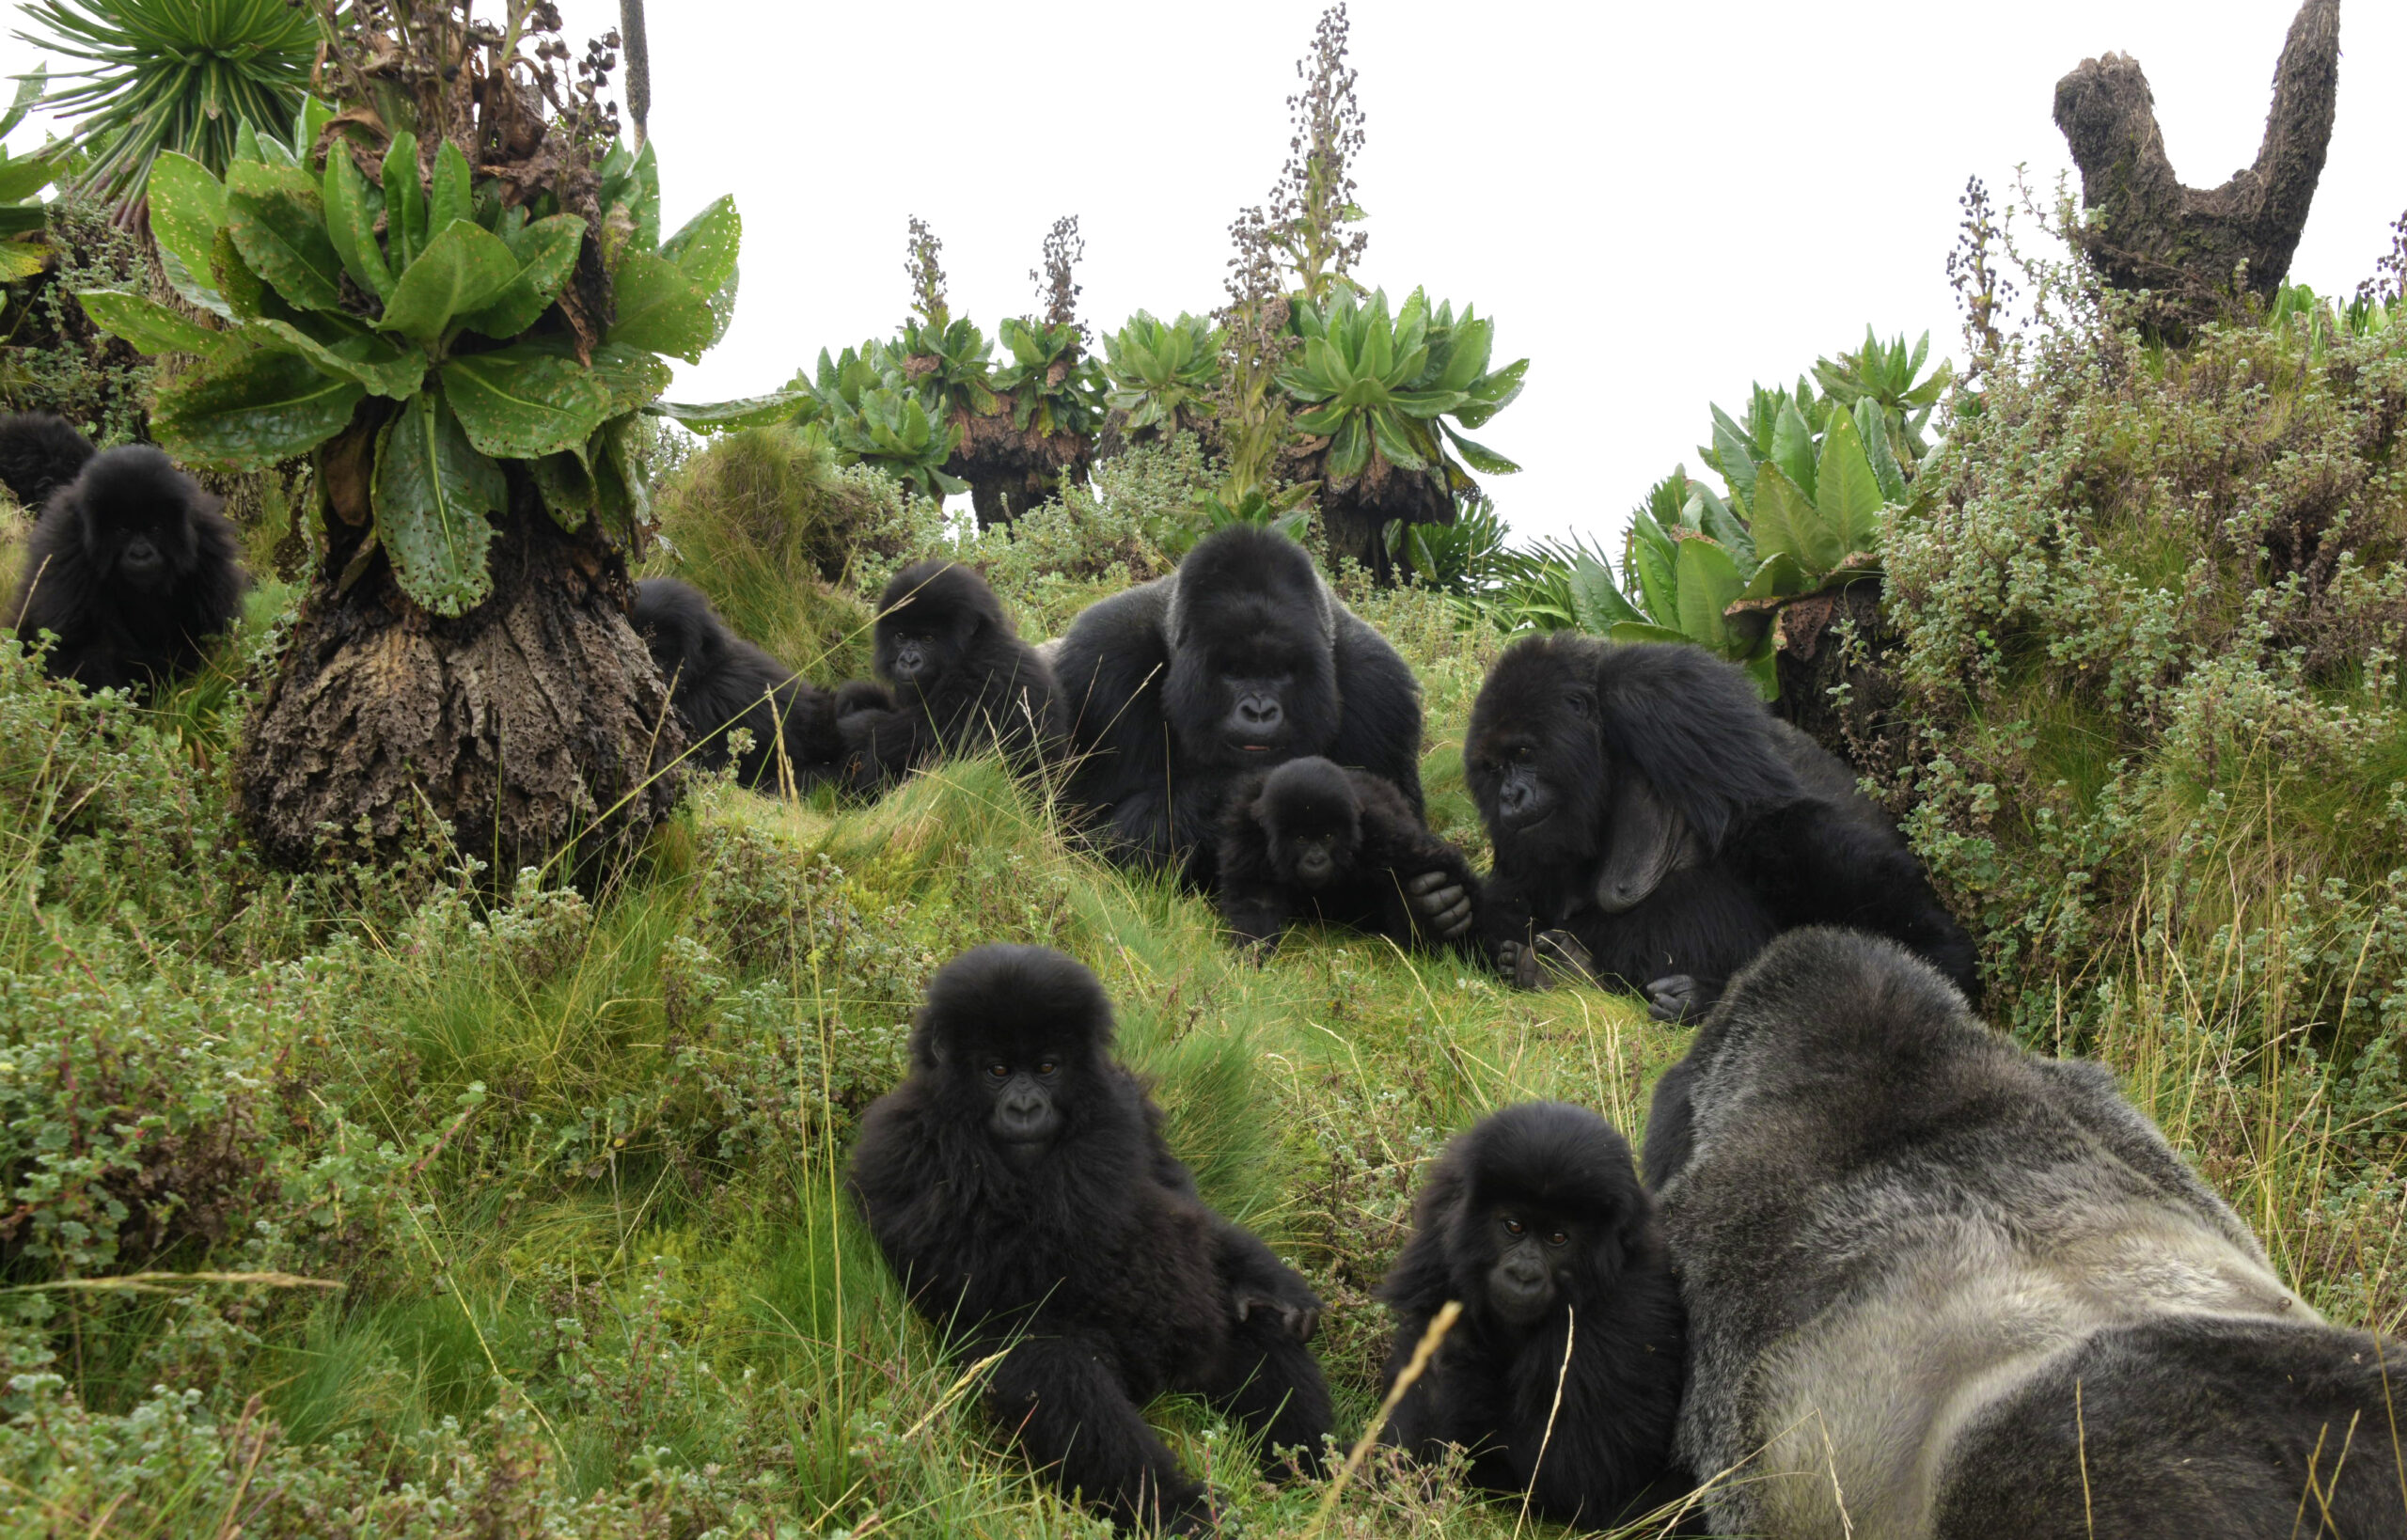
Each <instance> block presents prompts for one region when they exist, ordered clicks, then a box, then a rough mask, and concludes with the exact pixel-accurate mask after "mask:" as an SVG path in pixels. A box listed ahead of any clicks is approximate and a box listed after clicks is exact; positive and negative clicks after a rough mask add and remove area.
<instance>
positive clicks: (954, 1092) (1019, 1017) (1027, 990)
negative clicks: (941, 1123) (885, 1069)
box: [912, 943, 1111, 1167]
mask: <svg viewBox="0 0 2407 1540" xmlns="http://www.w3.org/2000/svg"><path fill="white" fill-rule="evenodd" d="M1110 1042H1111V1007H1110V1004H1109V1001H1108V1000H1106V999H1105V998H1104V994H1103V987H1102V985H1100V984H1098V983H1097V982H1095V980H1094V976H1093V974H1092V973H1089V972H1088V971H1087V970H1086V969H1085V968H1083V967H1080V966H1078V964H1077V963H1075V962H1073V961H1071V960H1070V959H1069V958H1066V957H1063V956H1062V955H1061V954H1059V953H1058V952H1052V951H1046V949H1044V948H1042V947H1025V946H1011V945H1004V944H999V943H998V944H993V945H988V946H983V947H979V948H977V949H975V950H974V951H968V952H965V953H963V954H962V955H961V956H960V957H957V958H955V959H954V960H953V961H952V962H951V963H948V964H947V965H945V966H943V967H942V968H939V969H937V970H936V977H935V978H934V979H932V980H930V981H929V984H928V997H927V1001H926V1003H925V1004H924V1005H923V1006H921V1008H920V1020H919V1025H918V1028H917V1029H916V1031H915V1033H914V1035H913V1039H912V1057H913V1060H914V1061H915V1062H916V1063H917V1064H918V1065H920V1068H921V1070H922V1071H923V1072H925V1073H927V1074H929V1075H931V1076H934V1077H935V1079H936V1083H937V1085H938V1087H939V1088H940V1095H941V1098H942V1101H943V1104H944V1106H945V1108H946V1119H947V1121H948V1122H957V1123H958V1124H960V1125H962V1126H965V1127H975V1128H978V1129H981V1130H983V1132H984V1134H985V1136H986V1139H987V1142H989V1143H990V1144H992V1145H993V1146H994V1148H995V1149H996V1150H997V1151H998V1152H999V1153H1000V1154H1001V1155H1003V1156H1004V1157H1005V1158H1006V1159H1007V1160H1009V1161H1010V1162H1011V1163H1012V1164H1013V1165H1014V1166H1015V1167H1027V1166H1030V1165H1032V1164H1034V1163H1035V1162H1037V1161H1039V1160H1041V1159H1042V1158H1043V1157H1044V1156H1045V1155H1046V1153H1047V1152H1049V1151H1051V1150H1052V1149H1053V1148H1054V1146H1055V1145H1057V1144H1059V1143H1060V1142H1061V1141H1062V1139H1063V1138H1064V1137H1065V1136H1067V1135H1069V1134H1071V1133H1073V1132H1075V1131H1076V1129H1077V1128H1078V1125H1079V1119H1080V1117H1081V1108H1093V1106H1096V1105H1099V1104H1102V1103H1106V1102H1108V1101H1109V1093H1108V1088H1107V1087H1106V1085H1105V1083H1104V1082H1105V1079H1106V1077H1107V1076H1109V1073H1110V1070H1109V1058H1108V1056H1109V1046H1110ZM1085 1115H1086V1116H1089V1117H1092V1116H1093V1113H1092V1111H1091V1110H1090V1111H1088V1112H1087V1113H1086V1114H1085Z"/></svg>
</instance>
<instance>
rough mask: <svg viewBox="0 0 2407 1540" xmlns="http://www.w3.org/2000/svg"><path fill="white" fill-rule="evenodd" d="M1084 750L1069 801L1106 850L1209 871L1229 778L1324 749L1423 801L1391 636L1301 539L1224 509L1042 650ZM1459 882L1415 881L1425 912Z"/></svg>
mask: <svg viewBox="0 0 2407 1540" xmlns="http://www.w3.org/2000/svg"><path fill="white" fill-rule="evenodd" d="M1054 676H1055V678H1057V679H1058V680H1059V681H1060V682H1061V686H1062V704H1063V706H1064V707H1065V709H1066V710H1067V711H1068V712H1069V714H1070V736H1071V741H1072V746H1073V747H1074V748H1076V749H1077V750H1078V755H1079V759H1078V762H1077V765H1076V768H1075V769H1074V770H1073V771H1072V774H1071V779H1070V784H1069V788H1068V793H1069V794H1068V800H1069V801H1070V802H1071V803H1073V804H1075V805H1077V806H1078V807H1080V808H1081V809H1084V811H1085V813H1086V815H1087V817H1088V818H1089V820H1090V821H1091V823H1092V825H1093V828H1094V831H1095V833H1096V836H1097V838H1098V839H1099V840H1100V841H1101V842H1102V843H1103V845H1104V848H1105V849H1106V851H1107V852H1108V853H1109V855H1110V856H1112V857H1113V858H1114V859H1115V860H1120V861H1123V862H1125V863H1128V864H1131V865H1137V866H1142V867H1147V868H1153V869H1161V868H1169V869H1172V870H1175V871H1179V872H1182V873H1183V874H1184V875H1185V876H1186V877H1187V879H1188V881H1189V882H1191V883H1193V884H1194V885H1196V886H1197V887H1199V888H1205V889H1209V888H1212V887H1213V886H1214V885H1215V883H1216V882H1217V880H1218V873H1217V870H1216V867H1217V861H1216V854H1217V852H1216V839H1215V837H1216V835H1217V834H1218V832H1219V819H1220V814H1221V812H1222V810H1223V809H1226V808H1227V806H1228V803H1229V797H1230V794H1231V792H1232V791H1233V790H1234V789H1235V786H1236V784H1237V782H1238V781H1239V780H1241V779H1243V778H1245V777H1247V776H1250V775H1254V774H1257V773H1259V772H1261V771H1264V770H1267V769H1270V768H1272V767H1274V766H1276V765H1279V764H1282V763H1284V762H1287V761H1289V760H1293V759H1300V758H1303V757H1305V756H1308V755H1320V756H1323V757H1325V758H1327V759H1330V760H1334V761H1335V762H1337V763H1339V764H1341V765H1344V766H1345V767H1346V768H1347V769H1349V770H1367V771H1369V772H1370V773H1371V774H1373V775H1375V776H1377V777H1378V778H1381V779H1382V780H1385V781H1387V782H1388V783H1389V784H1391V785H1392V786H1393V787H1395V789H1396V790H1397V791H1398V792H1400V793H1402V794H1403V796H1404V800H1405V802H1406V804H1407V805H1408V807H1409V808H1410V809H1412V814H1413V816H1414V817H1415V818H1419V817H1421V816H1422V812H1423V809H1422V801H1421V692H1420V686H1419V685H1418V684H1414V683H1413V678H1412V671H1411V670H1410V669H1409V668H1406V667H1405V663H1404V659H1402V658H1401V657H1398V656H1397V655H1396V651H1395V649H1394V648H1392V647H1391V646H1389V645H1388V643H1387V639H1386V638H1385V637H1383V636H1380V635H1379V634H1378V633H1377V632H1376V631H1374V630H1372V629H1371V627H1370V626H1368V625H1366V624H1365V623H1363V621H1361V618H1360V617H1358V616H1357V615H1355V614H1354V612H1353V611H1351V610H1349V609H1347V608H1346V607H1345V605H1342V604H1340V603H1339V602H1338V600H1337V596H1336V595H1335V594H1334V593H1331V592H1330V591H1329V585H1328V584H1326V583H1324V582H1322V581H1321V578H1320V574H1318V573H1317V572H1315V571H1314V570H1313V563H1312V558H1311V557H1309V556H1308V555H1306V554H1305V551H1304V548H1303V547H1302V546H1300V545H1298V544H1297V543H1296V542H1294V541H1292V540H1290V539H1288V538H1287V537H1286V536H1285V535H1282V534H1280V533H1278V532H1277V531H1275V530H1271V529H1266V528H1263V527H1261V526H1255V525H1243V524H1240V525H1232V526H1229V527H1227V528H1224V529H1220V530H1217V531H1215V532H1214V533H1212V534H1210V535H1208V536H1206V537H1205V538H1204V539H1203V541H1202V542H1199V543H1198V544H1197V545H1196V547H1195V549H1194V550H1193V551H1191V552H1189V553H1188V557H1187V559H1186V560H1185V561H1184V562H1182V563H1181V564H1180V566H1179V569H1178V571H1176V572H1175V573H1172V574H1171V575H1170V576H1168V577H1163V578H1157V579H1156V580H1155V581H1153V582H1151V583H1146V584H1143V585H1141V586H1140V587H1137V588H1133V589H1126V590H1125V591H1124V592H1120V593H1115V594H1113V595H1112V596H1111V597H1110V598H1109V599H1105V600H1103V601H1101V602H1100V603H1098V604H1095V605H1090V606H1089V607H1088V608H1087V609H1086V610H1085V611H1084V612H1083V613H1082V614H1080V615H1079V616H1078V619H1077V620H1076V621H1072V622H1071V624H1070V629H1069V631H1068V632H1067V634H1065V635H1064V636H1062V645H1061V650H1060V652H1058V653H1057V654H1056V655H1055V658H1054ZM1463 896H1464V895H1463V894H1462V893H1461V892H1460V891H1459V890H1455V889H1454V888H1451V887H1449V886H1447V885H1442V884H1441V885H1438V886H1436V887H1433V888H1430V889H1429V890H1427V891H1425V892H1419V893H1416V894H1415V895H1414V903H1415V904H1416V906H1418V907H1420V908H1421V909H1422V911H1423V912H1424V914H1425V915H1428V916H1431V917H1435V916H1439V915H1443V914H1445V913H1446V912H1447V911H1449V910H1451V909H1453V908H1454V907H1455V904H1458V903H1460V902H1461V900H1462V898H1463Z"/></svg>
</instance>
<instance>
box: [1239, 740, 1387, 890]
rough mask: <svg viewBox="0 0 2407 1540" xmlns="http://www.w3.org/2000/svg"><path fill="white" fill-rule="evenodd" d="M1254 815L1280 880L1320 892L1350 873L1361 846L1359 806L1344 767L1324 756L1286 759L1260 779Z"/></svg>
mask: <svg viewBox="0 0 2407 1540" xmlns="http://www.w3.org/2000/svg"><path fill="white" fill-rule="evenodd" d="M1253 816H1254V819H1255V821H1256V822H1257V823H1259V824H1260V825H1262V831H1263V834H1264V835H1265V837H1266V839H1267V841H1268V843H1269V847H1270V864H1271V869H1272V870H1273V871H1274V872H1277V873H1278V875H1279V878H1280V880H1281V881H1282V882H1291V883H1294V884H1295V885H1296V886H1297V887H1298V888H1304V889H1306V890H1308V891H1312V892H1318V891H1319V890H1320V889H1322V888H1327V887H1328V886H1329V884H1330V883H1331V882H1333V881H1335V880H1336V879H1337V878H1338V876H1340V875H1341V874H1342V873H1345V872H1351V871H1352V870H1353V869H1354V862H1355V858H1356V856H1359V855H1360V854H1361V849H1362V805H1361V800H1360V799H1359V798H1357V797H1356V796H1355V794H1354V783H1353V782H1352V781H1351V780H1349V779H1348V778H1346V775H1345V771H1344V770H1341V769H1339V768H1338V767H1337V766H1336V765H1334V764H1332V763H1330V762H1329V761H1327V760H1324V759H1318V758H1313V759H1301V760H1290V761H1288V762H1286V763H1285V764H1282V765H1281V766H1280V767H1279V768H1278V769H1276V770H1274V771H1272V772H1271V773H1270V775H1269V777H1268V778H1266V779H1265V780H1264V781H1263V783H1262V794H1261V796H1260V797H1259V798H1258V799H1257V800H1256V802H1255V804H1254V812H1253Z"/></svg>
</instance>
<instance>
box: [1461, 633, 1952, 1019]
mask: <svg viewBox="0 0 2407 1540" xmlns="http://www.w3.org/2000/svg"><path fill="white" fill-rule="evenodd" d="M1463 758H1464V768H1465V772H1466V775H1467V778H1468V779H1469V781H1470V783H1471V794H1472V796H1473V797H1474V798H1476V799H1477V801H1478V803H1479V811H1480V817H1481V819H1482V821H1483V822H1485V823H1486V825H1487V832H1488V836H1489V838H1490V839H1491V840H1492V841H1493V842H1494V844H1495V847H1496V862H1495V870H1494V871H1493V872H1490V874H1489V876H1488V880H1487V889H1486V892H1485V894H1484V908H1483V913H1482V916H1481V927H1482V931H1483V934H1484V935H1486V937H1487V942H1488V944H1489V946H1490V947H1491V948H1492V949H1493V951H1494V953H1495V956H1496V959H1497V962H1498V964H1499V966H1501V967H1502V969H1503V971H1504V972H1505V974H1506V975H1507V976H1508V977H1510V978H1513V979H1514V980H1515V981H1516V982H1519V983H1520V984H1521V985H1522V986H1523V987H1525V988H1535V987H1543V986H1544V984H1545V983H1546V982H1547V979H1548V975H1549V974H1550V972H1553V971H1555V970H1556V969H1558V968H1559V969H1562V970H1564V971H1568V972H1573V973H1579V974H1585V975H1587V976H1588V977H1590V978H1593V979H1595V980H1596V981H1597V982H1601V983H1604V984H1606V985H1608V986H1609V987H1621V988H1626V989H1629V990H1632V991H1634V992H1637V993H1641V994H1644V995H1645V996H1647V997H1648V998H1649V1000H1650V1001H1651V1003H1652V1005H1653V1008H1654V1011H1655V1014H1657V1015H1658V1016H1660V1017H1661V1018H1663V1019H1666V1020H1676V1019H1678V1018H1680V1017H1682V1016H1685V1015H1693V1014H1701V1013H1702V1012H1703V1011H1704V1010H1705V1009H1706V1008H1707V1007H1708V1006H1710V1005H1711V1004H1712V1002H1713V1000H1714V998H1716V997H1717V996H1718V995H1719V994H1720V993H1721V990H1722V986H1723V983H1724V982H1726V981H1727V980H1728V979H1729V977H1730V976H1731V975H1732V974H1733V973H1735V972H1737V971H1738V969H1739V968H1740V967H1742V966H1745V965H1746V963H1747V961H1748V959H1750V958H1752V957H1753V956H1754V954H1755V953H1756V952H1758V951H1761V950H1762V949H1763V947H1764V945H1765V944H1766V943H1767V942H1769V941H1770V939H1771V938H1772V937H1773V936H1774V935H1778V934H1779V933H1781V932H1782V931H1785V930H1788V929H1790V928H1792V927H1794V926H1799V925H1807V924H1816V923H1821V924H1831V925H1848V926H1852V927H1855V928H1857V929H1859V930H1866V931H1871V932H1874V933H1876V934H1879V935H1889V936H1894V937H1895V938H1896V939H1897V940H1899V941H1902V942H1904V943H1905V944H1906V945H1907V946H1909V947H1911V948H1912V949H1913V950H1914V951H1917V952H1920V953H1921V954H1922V955H1923V956H1925V957H1927V958H1928V959H1929V960H1930V961H1931V963H1932V964H1933V965H1935V966H1937V967H1938V968H1939V969H1940V970H1941V971H1942V972H1943V973H1945V974H1946V975H1947V976H1948V977H1949V978H1950V979H1952V980H1954V981H1955V982H1956V985H1957V987H1958V988H1959V989H1961V990H1963V991H1964V993H1965V995H1966V996H1967V998H1973V999H1978V998H1979V991H1980V977H1979V974H1978V973H1977V972H1976V971H1975V969H1974V956H1973V944H1972V941H1971V939H1970V938H1969V937H1967V936H1966V935H1965V934H1964V931H1963V927H1961V926H1959V925H1958V924H1957V923H1956V921H1955V919H1954V918H1953V917H1952V916H1950V915H1949V914H1948V912H1947V910H1946V908H1945V906H1944V905H1943V904H1941V903H1940V902H1939V896H1938V894H1936V893H1934V892H1933V891H1931V887H1930V881H1929V878H1928V877H1927V876H1926V875H1925V874H1924V872H1923V869H1922V863H1921V862H1920V861H1918V860H1916V859H1915V858H1914V855H1913V852H1912V851H1911V850H1910V849H1909V848H1907V845H1906V842H1905V841H1904V839H1903V838H1902V837H1901V836H1900V835H1899V834H1898V833H1897V829H1896V825H1895V824H1893V823H1891V822H1890V821H1889V818H1888V816H1887V815H1886V814H1884V813H1882V812H1881V811H1880V809H1878V808H1876V807H1874V806H1873V805H1872V804H1871V803H1870V802H1869V801H1867V800H1865V798H1864V796H1863V795H1862V794H1859V793H1858V792H1857V791H1856V790H1855V778H1854V777H1853V776H1852V775H1851V774H1850V773H1849V770H1848V768H1847V767H1846V766H1845V765H1844V764H1842V763H1840V762H1838V760H1836V759H1835V758H1833V756H1832V755H1831V754H1830V753H1828V752H1827V751H1825V750H1824V749H1823V748H1821V747H1820V746H1818V745H1817V744H1816V743H1815V742H1814V741H1813V740H1812V739H1810V738H1808V737H1806V736H1805V735H1804V734H1803V733H1801V732H1800V731H1797V730H1796V729H1795V728H1793V727H1790V726H1789V725H1788V724H1787V723H1786V722H1783V721H1781V720H1779V719H1778V718H1776V717H1774V716H1773V715H1771V714H1770V712H1769V711H1767V710H1766V709H1765V707H1764V703H1763V701H1762V699H1760V698H1759V697H1757V695H1756V694H1755V690H1754V685H1753V684H1750V683H1749V682H1748V679H1747V676H1746V675H1745V674H1744V673H1743V672H1741V671H1740V670H1739V669H1738V668H1735V667H1733V666H1731V665H1730V664H1727V663H1723V661H1721V660H1720V659H1718V658H1715V657H1712V656H1710V655H1708V654H1707V653H1706V652H1703V651H1701V650H1699V649H1697V648H1693V647H1686V646H1679V645H1660V644H1656V643H1644V642H1642V643H1614V642H1605V641H1599V640H1597V639H1595V638H1593V637H1586V636H1560V635H1558V636H1548V637H1543V638H1538V639H1534V640H1531V641H1525V642H1521V643H1518V644H1517V645H1516V646H1514V647H1513V648H1511V649H1510V650H1509V651H1507V652H1505V654H1504V655H1503V656H1502V658H1500V659H1498V660H1497V664H1496V667H1495V668H1493V669H1492V670H1490V671H1489V673H1488V676H1487V684H1484V685H1483V686H1482V687H1481V689H1480V692H1479V699H1477V700H1476V701H1475V702H1473V703H1472V706H1471V729H1470V732H1469V733H1468V735H1467V739H1466V744H1465V748H1464V755H1463Z"/></svg>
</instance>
